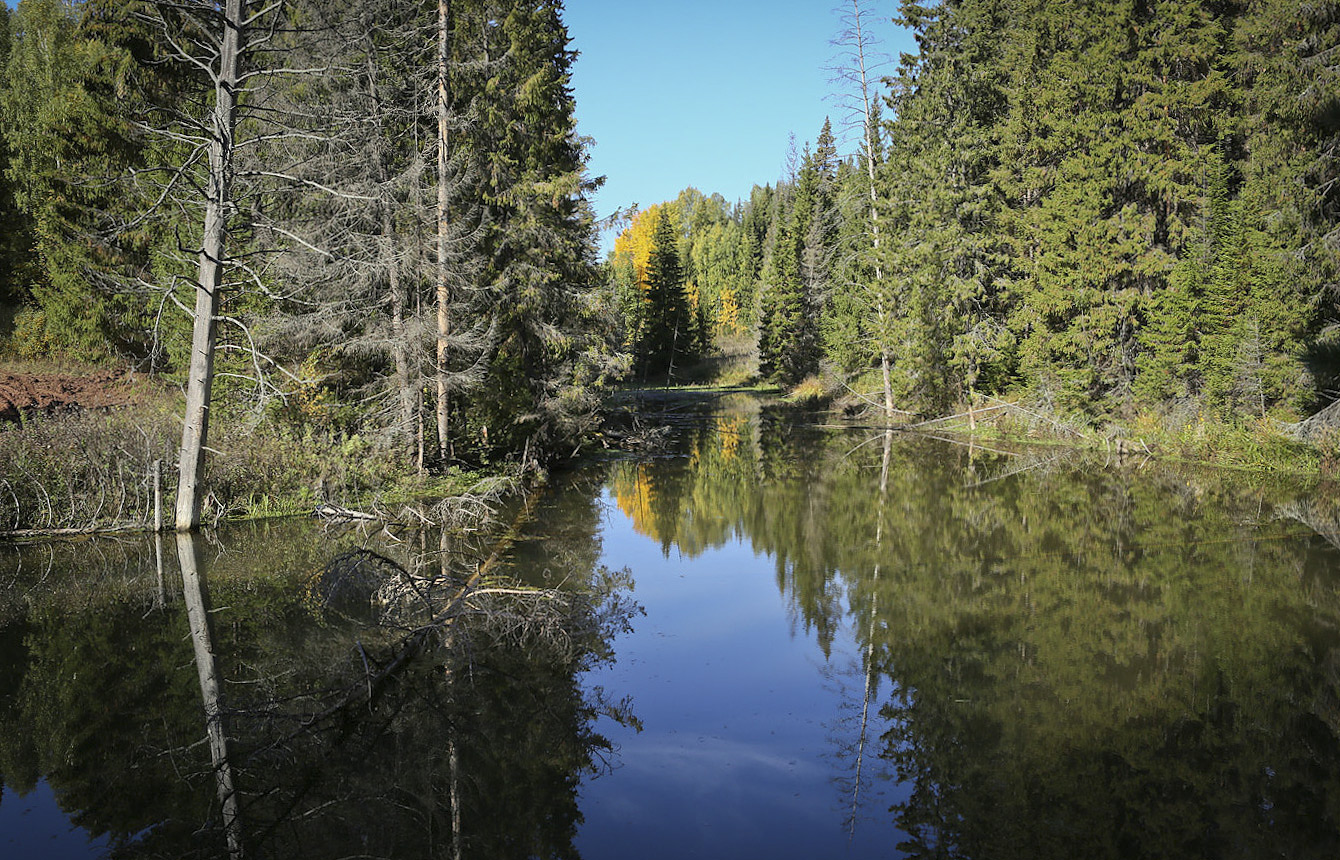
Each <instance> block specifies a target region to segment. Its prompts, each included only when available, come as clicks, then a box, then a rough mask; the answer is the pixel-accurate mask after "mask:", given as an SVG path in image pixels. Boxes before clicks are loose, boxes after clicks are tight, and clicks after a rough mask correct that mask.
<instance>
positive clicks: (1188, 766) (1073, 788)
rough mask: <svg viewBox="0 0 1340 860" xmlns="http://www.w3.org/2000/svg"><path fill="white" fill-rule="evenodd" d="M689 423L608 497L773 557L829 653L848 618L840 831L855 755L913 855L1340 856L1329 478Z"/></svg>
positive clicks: (854, 789) (770, 423)
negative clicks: (677, 453) (882, 789)
mask: <svg viewBox="0 0 1340 860" xmlns="http://www.w3.org/2000/svg"><path fill="white" fill-rule="evenodd" d="M682 441H683V445H684V448H683V450H682V454H683V457H682V458H681V459H679V460H675V459H671V458H660V459H656V460H652V461H648V462H641V463H626V464H616V465H615V466H614V467H613V474H612V479H611V480H612V484H613V488H614V492H615V495H616V498H617V501H618V504H619V505H620V507H621V508H622V509H623V510H624V511H625V513H627V514H628V515H629V516H630V517H631V518H632V519H633V521H634V527H635V528H636V529H637V530H639V531H641V532H642V533H644V534H647V535H650V536H652V537H653V538H655V539H656V540H658V541H659V542H660V543H661V545H662V547H663V548H665V550H666V551H667V552H668V551H669V550H670V548H671V547H676V548H677V549H678V551H679V552H680V553H682V554H684V555H686V556H690V557H692V556H694V555H695V554H698V553H701V552H703V551H704V550H705V549H706V548H709V547H719V546H722V545H724V544H725V543H727V542H729V541H732V540H736V539H739V540H742V541H744V542H746V543H747V544H749V545H750V546H751V547H752V548H753V549H754V551H755V552H756V553H759V554H767V555H768V556H770V557H771V558H772V559H773V560H774V561H775V565H776V571H777V580H778V585H779V588H780V589H781V590H782V592H783V593H784V594H785V595H786V597H787V599H788V601H789V603H790V605H791V607H792V610H793V612H794V613H795V615H796V617H797V619H798V621H799V622H800V624H801V626H803V628H804V629H805V630H806V631H807V632H808V633H809V634H811V635H813V636H814V638H815V640H816V642H817V643H818V644H819V646H820V647H821V648H822V649H823V651H824V653H825V654H829V653H830V649H831V644H832V643H833V642H834V637H835V636H836V635H837V634H838V632H839V631H841V630H843V629H844V626H845V629H848V630H850V634H849V635H851V636H852V637H854V638H855V640H856V646H857V648H856V653H857V654H859V658H858V662H859V664H860V665H859V666H855V667H851V668H848V669H842V668H841V667H838V666H830V667H829V670H828V671H829V673H830V675H838V674H842V673H843V672H846V673H847V674H848V675H849V677H850V679H851V680H850V681H846V682H844V683H843V684H842V686H843V688H844V689H845V690H847V691H848V692H847V695H848V696H850V701H851V705H852V707H851V708H849V709H848V713H849V714H854V715H855V716H854V718H853V717H849V718H847V719H845V720H844V719H842V718H841V715H839V716H837V717H835V719H834V728H833V733H832V734H833V738H834V741H835V743H836V744H837V752H838V755H837V761H839V762H840V770H839V771H838V772H837V773H836V774H835V776H834V779H835V781H836V782H837V783H838V785H839V786H840V790H841V791H842V793H843V797H844V798H845V803H846V804H848V805H850V806H852V807H853V811H852V821H853V823H854V822H855V821H856V820H857V818H858V817H859V816H860V815H861V814H879V810H864V811H862V810H861V809H860V808H859V807H860V805H861V798H862V796H863V793H864V792H863V787H862V784H863V783H868V781H869V779H870V778H871V772H870V771H871V769H870V765H869V758H870V756H871V755H872V754H873V755H877V756H878V757H879V759H880V760H881V761H882V762H883V763H884V764H885V765H886V766H887V768H888V770H889V771H891V772H892V773H893V774H895V775H896V778H897V779H898V780H901V782H902V785H903V790H904V796H905V797H906V800H904V801H901V802H898V803H897V804H896V805H895V806H894V807H893V809H892V813H893V815H894V816H895V817H896V824H897V826H898V828H899V829H900V830H901V831H902V832H904V833H906V834H908V835H909V838H908V839H907V841H906V842H905V844H903V845H901V846H900V850H901V851H902V852H904V853H906V854H907V855H909V856H925V857H971V858H1014V857H1018V858H1049V857H1056V858H1062V857H1064V858H1070V857H1168V856H1175V857H1206V858H1219V857H1227V856H1235V857H1261V856H1272V857H1273V856H1287V857H1320V856H1334V855H1335V854H1336V852H1337V850H1340V784H1337V780H1340V740H1338V738H1340V594H1338V589H1337V586H1340V579H1338V578H1337V575H1338V574H1340V555H1338V554H1337V550H1336V548H1335V546H1334V545H1333V542H1334V534H1333V532H1334V531H1335V527H1334V525H1333V524H1335V523H1337V522H1340V516H1337V513H1336V512H1337V506H1336V505H1335V504H1334V503H1333V502H1331V501H1329V499H1330V497H1331V494H1329V493H1327V492H1325V491H1324V490H1323V491H1309V492H1306V493H1304V492H1301V491H1300V490H1299V489H1298V488H1297V487H1291V486H1289V485H1288V484H1287V483H1285V484H1278V485H1271V484H1269V482H1263V481H1258V482H1255V483H1254V482H1252V481H1249V480H1246V479H1244V478H1242V477H1241V476H1238V475H1234V474H1231V473H1224V472H1197V471H1194V470H1186V469H1172V468H1161V467H1157V466H1155V465H1153V464H1150V463H1143V462H1140V463H1129V462H1128V463H1115V462H1104V461H1103V460H1101V459H1100V460H1098V461H1090V460H1088V459H1085V458H1083V457H1080V456H1079V455H1076V454H1058V453H1056V452H1054V451H1051V450H1047V449H1023V450H1019V451H1011V450H1006V449H1005V448H1001V449H1000V450H984V449H982V448H980V447H979V446H976V445H968V444H957V443H954V442H953V440H949V442H948V443H946V442H944V441H936V440H930V439H926V438H924V437H918V436H912V435H909V434H896V435H894V436H890V435H889V434H885V433H883V432H872V433H869V434H866V435H864V436H862V435H859V434H858V435H853V433H851V432H827V433H825V432H819V431H817V430H814V429H813V428H808V429H807V428H797V427H789V426H787V424H786V419H785V418H784V417H783V416H781V415H779V414H773V413H770V412H769V411H768V410H764V411H763V412H762V413H760V414H748V413H744V414H734V415H732V414H723V415H718V416H717V417H715V418H714V419H713V420H712V421H711V422H708V423H707V424H706V425H705V426H704V427H702V428H701V429H699V430H697V431H695V432H692V433H688V434H685V435H684V437H683V439H682ZM1300 523H1307V524H1310V525H1311V526H1312V527H1313V528H1315V529H1318V530H1319V532H1320V533H1314V532H1312V531H1310V530H1308V529H1307V528H1305V527H1303V526H1301V525H1300ZM1328 524H1330V525H1328ZM881 682H882V683H881ZM881 689H882V690H884V691H885V692H883V693H878V691H879V690H881ZM876 695H878V698H875V696H876ZM872 709H873V710H874V711H877V713H876V714H872V713H871V710H872ZM872 721H875V722H877V725H878V728H877V730H876V731H875V732H874V735H875V736H877V737H878V740H877V742H875V743H873V745H872V740H873V738H872V733H871V728H870V724H871V722H872ZM853 826H854V825H853Z"/></svg>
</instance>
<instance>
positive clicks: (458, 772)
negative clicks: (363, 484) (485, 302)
mask: <svg viewBox="0 0 1340 860" xmlns="http://www.w3.org/2000/svg"><path fill="white" fill-rule="evenodd" d="M670 423H672V424H673V432H672V433H671V434H670V438H671V440H672V442H673V444H674V446H675V447H674V448H673V449H672V450H670V451H668V452H665V453H664V454H663V455H661V456H657V457H652V458H647V459H645V460H640V461H639V460H624V461H618V462H614V463H611V464H606V465H603V466H600V467H598V468H594V469H591V470H589V471H587V472H584V473H582V474H580V475H577V476H573V477H571V478H570V479H568V480H566V481H565V482H564V483H563V486H561V487H556V488H555V489H554V490H553V492H551V493H549V494H547V495H546V496H544V497H543V498H542V499H539V500H538V501H535V502H534V503H533V505H532V506H531V508H530V509H528V510H526V511H524V512H522V514H523V515H521V516H518V517H517V518H516V522H515V524H514V526H513V528H512V530H511V531H510V532H509V534H507V535H505V536H499V535H497V534H495V535H491V536H485V535H479V536H475V537H471V538H460V539H455V540H452V539H446V538H445V537H444V536H443V534H442V533H441V532H438V531H432V530H421V531H418V532H412V533H403V534H397V535H396V536H395V537H394V538H391V537H387V536H385V535H372V534H359V533H356V532H348V533H342V534H333V535H332V534H328V533H325V532H321V531H319V530H317V529H316V527H315V526H312V525H310V524H292V523H289V524H283V525H282V526H281V525H261V526H257V527H255V528H253V529H248V530H235V531H232V532H227V533H223V534H221V535H217V536H214V537H213V538H211V539H210V540H208V541H204V542H201V541H199V540H196V541H185V542H183V543H181V544H179V545H178V546H177V547H176V549H177V553H176V559H175V562H174V560H173V558H172V556H173V553H172V551H171V549H172V548H171V547H168V548H167V551H166V552H163V547H162V546H161V545H160V544H157V543H155V542H154V541H152V540H144V541H114V542H106V541H98V542H94V541H86V542H78V543H58V544H49V545H44V546H39V547H32V548H28V549H25V550H22V551H18V550H14V549H12V548H10V549H6V550H3V552H5V553H6V555H5V556H4V559H3V563H0V773H3V774H4V782H5V784H6V793H7V794H8V792H9V791H10V790H18V791H21V792H34V791H35V790H36V789H37V788H38V787H39V786H50V787H51V789H52V790H53V791H54V793H55V797H56V798H57V799H58V802H59V803H60V805H61V807H62V808H63V809H64V810H66V812H67V813H68V815H69V817H70V820H71V822H72V823H73V824H74V825H75V826H77V827H79V828H82V829H83V830H84V831H86V832H88V833H89V834H92V835H93V836H94V837H98V838H99V839H101V840H102V841H100V842H98V843H97V844H98V845H99V846H106V848H105V851H104V850H103V849H102V848H101V847H99V848H97V849H90V853H93V852H94V851H96V852H97V853H98V854H99V856H100V855H101V854H104V853H105V854H110V856H113V857H124V858H137V860H138V858H159V857H162V858H168V857H171V858H224V857H227V858H230V860H231V858H234V857H238V856H248V857H294V858H326V857H331V858H334V857H346V856H351V855H355V856H368V857H451V858H456V857H461V858H472V857H488V858H493V857H503V858H506V857H532V856H538V857H575V856H577V854H578V847H579V846H580V847H581V848H582V850H583V851H584V852H585V853H586V854H587V856H588V857H592V858H594V857H597V856H600V855H601V854H602V853H605V854H608V855H609V856H625V855H627V854H637V855H638V856H684V855H687V854H690V853H693V851H695V850H696V851H697V852H698V853H701V854H707V855H711V854H713V853H715V854H717V855H718V856H721V855H730V854H734V855H736V856H741V855H746V854H751V855H766V856H770V857H787V856H805V857H813V856H835V855H839V854H844V855H845V856H853V857H854V856H872V857H874V856H917V857H921V856H924V857H963V858H978V860H987V858H991V860H997V858H1000V860H1008V858H1052V857H1055V858H1062V857H1065V858H1070V857H1089V856H1093V857H1123V858H1125V857H1155V856H1176V857H1205V858H1211V857H1213V858H1220V857H1229V856H1232V857H1244V858H1246V857H1261V856H1267V855H1268V856H1286V857H1316V856H1332V855H1333V854H1334V852H1335V851H1336V849H1338V848H1340V844H1337V843H1340V808H1338V807H1340V785H1336V782H1337V780H1340V593H1338V588H1340V579H1337V570H1338V569H1340V568H1338V563H1340V550H1338V549H1337V547H1336V545H1335V543H1334V537H1335V533H1336V528H1335V527H1336V525H1337V524H1340V506H1337V505H1335V504H1334V503H1332V502H1330V501H1329V500H1330V499H1331V498H1332V497H1333V495H1334V494H1333V493H1332V492H1329V491H1326V490H1322V491H1315V492H1302V491H1300V490H1299V489H1298V488H1294V487H1289V486H1287V485H1271V484H1268V483H1262V484H1260V485H1255V484H1251V483H1247V482H1244V481H1243V479H1241V478H1240V477H1238V476H1234V475H1230V474H1226V473H1197V472H1193V471H1179V470H1171V469H1167V468H1163V467H1160V466H1158V465H1157V464H1153V463H1143V464H1142V463H1138V462H1136V463H1131V462H1127V463H1115V462H1104V461H1101V460H1100V461H1097V462H1088V461H1085V460H1083V459H1081V458H1078V457H1076V456H1075V455H1073V454H1068V453H1062V452H1058V451H1053V450H1048V449H1027V450H1023V449H1021V450H1019V451H1014V450H1010V449H1009V448H1007V447H1003V446H990V447H982V446H980V445H976V444H973V445H961V444H956V443H953V442H952V441H950V442H946V441H937V440H933V439H927V438H924V437H912V436H908V435H904V434H896V433H888V432H884V431H872V432H863V431H839V430H828V429H821V428H817V427H814V426H809V425H805V424H797V423H795V422H794V421H793V420H792V419H791V418H788V417H787V416H786V415H785V414H783V413H780V412H777V411H774V410H771V409H768V408H761V407H760V405H759V404H758V402H757V401H754V400H747V399H746V400H744V401H742V402H741V403H738V404H735V405H733V406H730V407H729V408H717V409H715V410H714V411H713V412H711V413H710V414H708V415H706V416H701V415H695V416H690V415H689V413H688V412H685V411H681V412H679V413H677V414H676V416H675V420H674V421H673V422H670ZM607 498H608V499H609V502H608V508H606V504H607V502H606V499H607ZM625 517H626V518H627V525H626V526H625V522H624V518H625ZM607 519H608V521H606V520H607ZM602 530H603V534H604V537H603V538H602ZM624 531H626V532H627V536H628V537H629V540H628V541H627V543H628V544H629V546H625V545H623V544H622V543H621V542H622V541H624ZM638 535H640V536H642V537H638ZM645 538H650V539H651V541H654V544H652V543H649V542H648V541H647V540H646V539H645ZM602 539H603V540H604V541H605V542H606V544H608V545H602ZM634 541H635V542H636V543H637V544H639V545H640V546H641V547H645V548H646V549H647V550H648V552H645V553H643V554H641V555H637V556H636V557H637V558H638V560H639V561H638V566H637V567H635V568H634V570H633V574H635V575H636V577H637V580H638V581H637V586H638V594H639V596H640V598H641V599H645V600H646V601H647V603H648V617H647V618H646V619H645V620H644V621H642V622H639V630H638V633H637V635H626V631H627V625H628V623H629V619H630V618H631V617H632V615H633V613H634V612H635V607H633V606H632V605H631V604H630V603H629V602H628V591H629V589H630V588H631V586H632V582H631V578H630V574H628V573H626V572H618V571H619V570H620V569H621V568H623V567H624V566H625V565H627V564H630V559H631V558H633V557H634V555H633V554H632V553H633V551H634V550H636V551H637V552H639V553H640V552H641V548H640V547H631V545H632V543H633V542H634ZM630 547H631V548H630ZM751 551H752V552H751ZM625 553H628V555H627V556H625ZM663 554H664V555H665V556H666V558H665V559H664V560H665V561H666V564H665V565H664V566H662V569H659V570H656V568H657V565H656V564H655V563H656V562H658V561H660V560H662V559H661V556H662V555H663ZM164 556H166V557H164ZM671 556H673V558H671ZM708 560H714V561H713V563H715V564H716V565H717V567H716V568H713V569H710V570H706V571H704V570H702V569H700V568H698V567H695V565H698V564H699V563H700V562H706V561H708ZM751 565H752V567H751ZM758 568H761V570H759V569H758ZM611 569H613V570H611ZM755 573H758V574H759V575H757V576H755ZM760 588H761V589H762V593H763V597H765V598H766V599H760V596H759V595H760V592H759V591H758V590H757V589H760ZM690 598H692V599H690ZM779 606H780V609H779ZM785 613H789V615H790V619H789V620H790V624H791V630H790V631H788V629H787V621H788V619H787V618H786V617H784V615H785ZM774 622H776V623H774ZM788 632H793V633H794V635H793V636H791V637H788ZM639 636H640V637H642V638H639ZM188 643H190V644H189V645H188ZM616 648H617V649H621V651H620V653H621V661H620V664H619V668H620V669H622V671H623V674H615V673H613V672H612V670H611V672H610V673H608V674H605V675H602V674H601V672H602V671H605V670H606V669H608V668H609V667H610V665H611V663H612V659H613V655H614V651H615V649H616ZM788 649H790V650H788ZM816 669H817V671H816ZM602 678H603V679H606V680H612V681H616V682H622V681H628V680H630V679H635V680H637V681H638V682H640V686H639V687H638V688H637V689H638V693H639V695H640V696H641V698H639V699H638V700H637V701H635V702H634V703H633V704H635V705H636V706H637V708H636V712H637V717H640V718H641V719H643V720H646V722H647V727H648V728H647V731H646V732H643V733H642V734H640V735H633V732H634V731H635V730H636V729H637V728H639V727H640V723H639V722H638V719H637V717H634V716H633V711H632V709H631V706H630V704H629V703H628V701H626V700H624V699H622V698H621V697H622V696H623V695H624V694H625V693H626V692H628V690H629V689H632V688H633V685H632V684H629V685H628V688H627V689H624V688H621V687H620V686H619V684H618V683H612V684H611V685H610V686H611V690H612V691H613V693H612V694H611V695H610V696H608V697H607V695H606V694H605V693H604V692H603V691H601V690H598V689H596V688H595V687H594V684H595V683H597V682H599V681H600V680H601V679H602ZM606 718H612V721H604V722H602V720H603V719H606ZM811 721H812V722H811ZM820 722H822V723H823V725H822V726H820V727H819V729H818V731H817V732H811V725H814V724H817V723H820ZM625 727H626V729H625ZM816 735H817V736H818V737H819V741H818V743H820V744H823V745H824V750H823V751H822V752H821V753H814V751H813V750H812V749H811V746H812V739H813V738H814V737H815V736H816ZM614 738H617V739H619V740H621V741H624V742H626V743H627V746H626V747H625V748H624V750H623V751H622V753H621V754H620V755H621V758H620V761H621V762H622V763H623V764H624V765H626V766H625V767H624V768H622V769H621V770H619V771H618V772H617V773H615V774H614V775H613V776H612V777H611V778H610V779H609V780H608V782H603V781H596V782H595V783H591V782H587V780H589V778H590V776H591V774H592V773H594V772H601V771H604V770H605V769H606V768H605V765H606V764H607V763H608V762H610V761H611V760H612V759H611V757H612V755H613V752H612V749H611V747H612V740H611V739H614ZM632 738H636V739H638V742H637V743H634V742H631V741H630V739H632ZM602 785H614V786H616V788H614V789H612V790H611V791H610V792H608V793H607V794H606V795H604V796H609V795H613V796H614V797H615V800H616V801H617V803H616V804H613V805H611V807H609V808H606V809H603V810H602V809H598V808H596V807H595V806H593V798H595V797H597V796H601V792H602V791H603V789H602V788H601V786H602ZM644 789H645V791H644ZM579 792H580V802H579ZM639 792H641V793H639ZM32 796H34V797H37V796H45V795H44V794H42V793H41V792H37V793H34V794H33V795H32ZM6 802H8V801H7V800H6ZM732 803H735V804H737V806H734V807H730V806H729V804H732ZM611 809H612V810H613V811H610V810H611ZM620 816H622V818H620ZM584 818H585V819H586V821H587V823H586V824H583V819H584ZM579 831H580V833H579ZM651 831H654V832H655V834H656V838H655V839H649V838H648V833H649V832H651ZM579 835H580V837H581V838H580V839H579V838H578V837H579ZM662 836H664V837H665V838H664V839H662V838H661V837H662ZM676 839H678V840H680V841H678V842H676V841H674V840H676Z"/></svg>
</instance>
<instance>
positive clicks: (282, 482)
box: [0, 367, 519, 536]
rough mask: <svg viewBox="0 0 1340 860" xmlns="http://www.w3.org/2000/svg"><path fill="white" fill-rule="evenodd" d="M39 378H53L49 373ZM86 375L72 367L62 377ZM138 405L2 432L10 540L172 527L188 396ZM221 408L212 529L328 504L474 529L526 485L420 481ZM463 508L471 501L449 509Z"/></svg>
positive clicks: (353, 443) (336, 439)
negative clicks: (497, 503) (500, 500)
mask: <svg viewBox="0 0 1340 860" xmlns="http://www.w3.org/2000/svg"><path fill="white" fill-rule="evenodd" d="M24 370H25V372H33V371H34V369H33V368H30V367H29V368H25V369H24ZM83 370H87V369H83ZM36 371H37V372H38V373H45V374H47V376H46V377H44V378H53V375H52V371H51V369H50V368H37V369H36ZM13 372H14V371H13V369H12V368H11V373H13ZM81 372H83V371H81V369H80V368H72V367H62V368H61V373H62V374H63V375H64V376H63V377H62V378H70V377H74V378H77V377H78V374H79V373H81ZM57 387H58V386H57ZM67 387H68V386H67ZM127 399H128V400H129V401H130V402H122V403H119V404H116V405H100V406H98V407H96V408H88V409H86V408H81V407H80V406H79V405H78V404H76V403H70V404H59V405H58V406H56V407H52V408H48V409H43V410H34V409H28V410H23V411H20V412H19V413H18V418H17V420H11V421H3V422H0V534H8V535H10V536H14V535H22V534H25V533H43V532H45V533H51V532H78V531H89V532H92V531H124V530H139V529H146V528H152V527H153V525H154V522H155V508H156V499H157V500H160V502H161V510H162V512H163V514H162V515H163V518H164V520H165V521H166V523H167V524H169V525H170V524H171V521H172V511H173V508H174V504H175V497H174V496H175V492H174V491H175V487H176V482H177V476H176V465H175V464H176V457H177V448H178V445H179V444H180V439H181V423H180V422H181V419H180V415H181V409H182V404H181V397H180V395H179V394H178V393H177V392H176V391H175V390H173V389H171V388H168V387H165V386H163V385H160V384H156V383H153V382H152V381H147V382H143V383H142V384H140V385H138V386H136V387H135V388H133V389H131V394H130V395H129V397H128V398H127ZM216 408H217V409H218V410H219V412H218V413H217V414H216V415H215V420H214V422H213V423H212V425H211V434H210V451H211V453H210V456H209V458H208V461H207V468H206V477H205V486H206V487H207V490H208V492H207V495H206V497H205V500H204V504H203V510H204V520H205V522H206V523H210V524H216V523H219V522H223V521H228V520H239V519H251V518H261V517H274V516H292V515H306V514H310V513H312V511H313V509H314V508H315V507H316V506H317V505H318V504H321V503H323V502H329V503H332V504H335V505H339V506H341V507H346V508H351V509H356V510H360V511H369V512H375V513H377V514H379V515H382V516H387V517H392V518H395V517H401V516H402V515H405V516H409V517H411V518H416V519H417V518H420V517H428V518H431V519H432V520H434V521H436V522H442V521H448V520H452V521H454V520H468V519H471V518H472V517H476V516H481V515H483V514H484V513H485V512H486V509H488V508H490V507H491V505H492V501H493V500H495V499H496V498H497V497H498V496H499V495H500V494H501V493H503V492H505V491H506V490H508V489H510V488H512V487H515V486H517V485H518V484H519V475H518V474H517V473H516V470H515V468H511V467H498V468H494V469H482V470H476V471H470V470H463V469H459V468H451V469H448V470H447V472H446V473H445V474H438V475H430V474H419V473H418V472H417V470H415V469H414V468H413V466H412V465H410V464H409V463H408V462H407V458H406V457H405V456H404V455H402V454H400V453H398V452H396V451H394V450H392V449H391V448H390V446H388V445H386V444H385V443H384V442H382V441H380V440H374V439H369V438H366V437H363V436H360V435H358V434H356V433H347V432H340V431H335V430H328V429H321V428H319V427H315V426H312V425H302V424H294V423H291V422H286V421H284V420H283V419H282V418H275V417H265V416H256V415H253V414H243V413H240V412H237V413H235V414H229V413H228V411H227V407H226V405H220V406H217V407H216ZM156 476H157V480H156ZM463 498H464V499H468V500H470V503H469V504H461V505H455V506H452V505H449V504H444V500H453V499H456V500H459V499H463ZM409 509H414V510H415V511H417V513H411V512H410V510H409Z"/></svg>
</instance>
